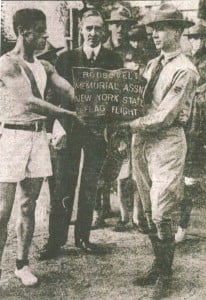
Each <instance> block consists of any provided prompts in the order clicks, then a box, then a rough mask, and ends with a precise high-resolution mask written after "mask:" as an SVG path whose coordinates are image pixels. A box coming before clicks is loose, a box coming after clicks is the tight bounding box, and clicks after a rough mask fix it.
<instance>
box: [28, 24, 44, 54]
mask: <svg viewBox="0 0 206 300" xmlns="http://www.w3.org/2000/svg"><path fill="white" fill-rule="evenodd" d="M47 38H48V36H47V33H46V22H45V21H43V20H42V21H37V22H35V24H34V26H33V27H32V28H31V29H28V30H25V31H24V45H25V46H26V47H28V48H30V49H33V50H43V49H44V48H45V46H46V40H47Z"/></svg>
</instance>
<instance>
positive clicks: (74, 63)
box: [56, 47, 123, 84]
mask: <svg viewBox="0 0 206 300" xmlns="http://www.w3.org/2000/svg"><path fill="white" fill-rule="evenodd" d="M73 67H88V68H102V69H107V70H116V69H120V68H122V67H123V62H122V59H121V58H120V56H119V55H118V54H116V53H115V52H114V51H112V50H109V49H105V48H104V47H101V49H100V52H99V54H98V56H97V58H96V60H95V62H94V63H93V64H91V62H90V61H89V60H88V59H87V57H86V54H85V53H84V51H83V48H82V47H80V48H77V49H74V50H70V51H66V52H64V53H62V54H61V55H60V56H59V58H58V60H57V63H56V69H57V72H58V73H59V74H60V75H61V76H62V77H64V78H65V79H67V80H68V81H69V82H70V83H71V84H73V78H72V68H73Z"/></svg>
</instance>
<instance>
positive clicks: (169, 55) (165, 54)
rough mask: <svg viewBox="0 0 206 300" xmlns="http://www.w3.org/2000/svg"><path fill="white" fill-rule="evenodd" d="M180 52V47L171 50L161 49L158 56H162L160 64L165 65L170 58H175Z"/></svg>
mask: <svg viewBox="0 0 206 300" xmlns="http://www.w3.org/2000/svg"><path fill="white" fill-rule="evenodd" d="M180 53H181V49H180V48H179V49H177V50H175V51H173V52H164V51H163V50H162V51H161V54H160V57H163V59H162V64H163V65H166V64H167V63H168V62H169V61H170V60H172V59H173V58H175V57H176V56H178V55H179V54H180Z"/></svg>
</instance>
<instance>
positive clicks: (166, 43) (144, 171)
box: [128, 4, 199, 299]
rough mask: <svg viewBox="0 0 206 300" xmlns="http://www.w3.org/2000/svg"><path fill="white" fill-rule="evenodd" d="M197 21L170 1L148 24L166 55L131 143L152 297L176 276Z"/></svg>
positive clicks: (153, 72)
mask: <svg viewBox="0 0 206 300" xmlns="http://www.w3.org/2000/svg"><path fill="white" fill-rule="evenodd" d="M192 24H193V23H192V22H190V21H188V20H184V19H183V15H182V13H181V12H180V11H179V10H177V9H176V8H175V7H174V6H172V5H169V4H162V5H161V6H160V7H159V9H157V11H156V12H154V19H153V21H152V22H150V23H149V24H148V26H151V27H152V28H153V40H154V43H155V46H156V48H157V49H159V50H161V54H160V55H159V56H158V57H157V58H155V59H153V60H151V61H150V62H149V63H148V65H147V68H146V70H145V72H144V76H145V78H146V79H147V81H148V83H147V86H146V88H145V92H144V101H145V115H144V116H143V117H140V118H139V119H136V120H134V121H132V122H129V123H128V125H129V128H130V129H131V131H132V133H136V134H137V138H136V141H134V143H133V146H132V153H133V168H134V175H135V178H136V182H137V187H138V192H139V194H140V198H141V201H142V203H143V208H144V212H145V216H146V217H147V221H148V230H149V238H150V241H151V243H152V248H153V250H154V255H155V260H154V263H153V266H152V268H151V269H150V271H149V273H148V274H147V275H146V276H143V277H137V278H136V280H135V281H134V284H135V285H148V284H155V289H154V293H153V296H152V299H162V298H164V297H165V296H166V294H167V292H168V288H169V284H170V281H171V277H172V264H173V258H174V251H175V245H174V233H173V232H172V224H171V214H172V212H173V211H174V210H175V209H176V208H177V207H178V204H179V203H180V201H181V199H182V197H183V171H184V164H185V157H186V152H187V145H186V139H185V133H184V129H183V126H184V125H185V124H186V123H187V121H188V119H189V116H190V113H191V108H192V103H193V98H194V95H195V89H196V85H197V81H198V77H199V76H198V72H197V70H196V68H195V66H194V65H193V64H192V63H191V62H190V60H189V59H188V58H187V57H186V56H185V55H184V54H182V53H181V50H180V38H181V34H182V32H183V30H184V28H186V27H189V26H191V25H192Z"/></svg>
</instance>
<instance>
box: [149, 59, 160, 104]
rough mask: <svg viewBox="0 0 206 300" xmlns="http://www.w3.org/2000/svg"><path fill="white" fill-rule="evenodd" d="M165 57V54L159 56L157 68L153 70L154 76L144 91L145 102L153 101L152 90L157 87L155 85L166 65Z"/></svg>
mask: <svg viewBox="0 0 206 300" xmlns="http://www.w3.org/2000/svg"><path fill="white" fill-rule="evenodd" d="M163 59H164V56H163V55H162V56H161V57H160V58H159V60H158V62H157V65H156V66H155V68H154V69H153V71H152V76H151V78H150V81H149V83H148V85H147V87H146V89H145V92H144V102H145V104H151V102H152V92H153V90H154V88H155V85H156V83H157V81H158V79H159V76H160V73H161V72H162V69H163V67H164V66H163V64H162V61H163Z"/></svg>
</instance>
